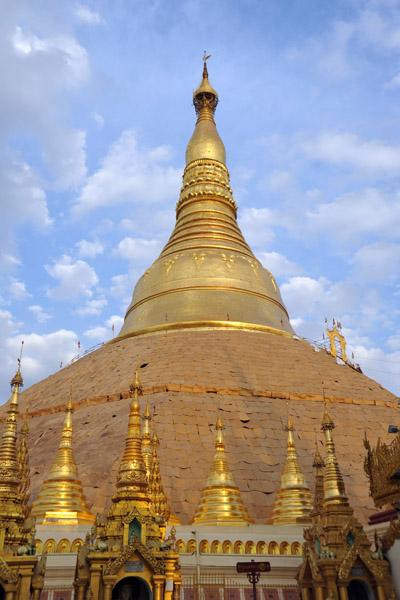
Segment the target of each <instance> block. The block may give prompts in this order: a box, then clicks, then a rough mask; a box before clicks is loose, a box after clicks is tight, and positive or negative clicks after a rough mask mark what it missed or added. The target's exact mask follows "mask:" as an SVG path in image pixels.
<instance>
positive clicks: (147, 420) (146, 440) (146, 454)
mask: <svg viewBox="0 0 400 600" xmlns="http://www.w3.org/2000/svg"><path fill="white" fill-rule="evenodd" d="M142 455H143V460H144V464H145V465H146V476H147V479H148V480H149V478H150V470H151V463H152V460H153V448H152V439H151V414H150V409H149V401H148V400H147V401H146V408H145V411H144V414H143V425H142Z"/></svg>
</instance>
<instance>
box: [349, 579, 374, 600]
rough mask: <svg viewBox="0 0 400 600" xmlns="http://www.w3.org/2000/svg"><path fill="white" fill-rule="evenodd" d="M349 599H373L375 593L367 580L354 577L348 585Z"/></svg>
mask: <svg viewBox="0 0 400 600" xmlns="http://www.w3.org/2000/svg"><path fill="white" fill-rule="evenodd" d="M347 593H348V595H349V600H373V599H374V595H373V593H372V590H371V588H370V587H369V585H368V584H367V583H365V581H361V580H360V579H353V581H350V583H349V585H348V587H347Z"/></svg>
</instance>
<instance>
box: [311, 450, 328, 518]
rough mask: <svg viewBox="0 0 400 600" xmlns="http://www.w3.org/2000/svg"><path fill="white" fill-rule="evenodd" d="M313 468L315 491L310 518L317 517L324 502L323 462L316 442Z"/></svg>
mask: <svg viewBox="0 0 400 600" xmlns="http://www.w3.org/2000/svg"><path fill="white" fill-rule="evenodd" d="M313 467H314V468H315V469H316V473H315V490H314V508H313V509H312V511H311V516H312V517H318V516H319V515H320V514H321V511H322V504H323V501H324V467H325V462H324V460H323V458H322V456H321V454H320V453H319V450H318V446H317V442H315V454H314V461H313Z"/></svg>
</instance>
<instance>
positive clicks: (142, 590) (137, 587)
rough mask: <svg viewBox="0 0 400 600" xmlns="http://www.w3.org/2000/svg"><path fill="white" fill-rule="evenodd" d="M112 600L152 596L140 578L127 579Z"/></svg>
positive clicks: (122, 582) (114, 591) (134, 599)
mask: <svg viewBox="0 0 400 600" xmlns="http://www.w3.org/2000/svg"><path fill="white" fill-rule="evenodd" d="M0 600H1V599H0ZM112 600H152V594H151V592H150V589H149V587H148V585H147V583H146V582H145V581H144V580H143V579H141V578H140V577H125V578H124V579H121V581H119V582H118V583H117V585H116V586H115V588H114V589H113V593H112Z"/></svg>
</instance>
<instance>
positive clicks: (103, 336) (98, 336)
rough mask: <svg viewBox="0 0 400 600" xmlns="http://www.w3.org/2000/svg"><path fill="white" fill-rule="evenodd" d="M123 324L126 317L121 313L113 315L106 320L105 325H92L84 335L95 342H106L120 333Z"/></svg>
mask: <svg viewBox="0 0 400 600" xmlns="http://www.w3.org/2000/svg"><path fill="white" fill-rule="evenodd" d="M123 324H124V319H123V318H122V317H121V316H120V315H113V316H111V317H109V318H108V319H107V320H106V321H105V323H104V325H96V326H95V327H91V328H90V329H87V330H86V331H85V332H84V334H83V335H84V336H85V337H87V338H89V339H90V340H92V341H95V342H106V341H108V340H110V339H111V338H113V337H116V336H117V335H118V333H119V331H120V329H121V327H122V325H123ZM113 326H114V331H113Z"/></svg>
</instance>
